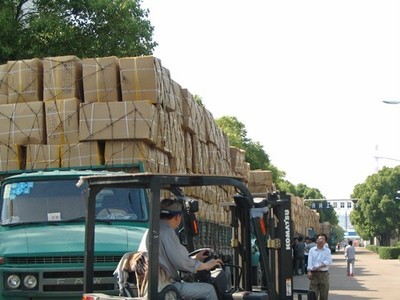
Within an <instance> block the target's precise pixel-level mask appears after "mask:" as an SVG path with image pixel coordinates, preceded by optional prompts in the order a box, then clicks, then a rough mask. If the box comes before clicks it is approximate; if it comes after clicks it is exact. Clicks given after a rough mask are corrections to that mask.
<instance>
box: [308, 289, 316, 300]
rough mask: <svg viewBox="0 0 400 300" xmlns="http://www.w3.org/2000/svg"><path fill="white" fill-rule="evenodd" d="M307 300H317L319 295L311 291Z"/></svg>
mask: <svg viewBox="0 0 400 300" xmlns="http://www.w3.org/2000/svg"><path fill="white" fill-rule="evenodd" d="M307 300H317V294H316V293H315V292H314V291H309V292H308V294H307Z"/></svg>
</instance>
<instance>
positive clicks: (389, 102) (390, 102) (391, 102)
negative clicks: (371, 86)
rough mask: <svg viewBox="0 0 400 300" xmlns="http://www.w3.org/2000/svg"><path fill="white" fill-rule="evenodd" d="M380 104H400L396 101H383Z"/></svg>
mask: <svg viewBox="0 0 400 300" xmlns="http://www.w3.org/2000/svg"><path fill="white" fill-rule="evenodd" d="M382 102H383V103H386V104H400V101H398V100H383V101H382Z"/></svg>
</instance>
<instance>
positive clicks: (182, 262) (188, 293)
mask: <svg viewBox="0 0 400 300" xmlns="http://www.w3.org/2000/svg"><path fill="white" fill-rule="evenodd" d="M160 208H161V210H160V219H161V221H160V241H159V243H160V245H159V263H160V266H161V267H163V268H164V269H165V271H166V273H167V274H168V276H169V279H170V281H171V282H172V284H173V285H174V286H175V287H176V288H177V290H178V291H179V293H180V295H181V296H182V298H184V299H186V298H189V299H210V300H216V299H218V297H217V294H216V291H215V288H214V286H213V285H212V284H209V283H205V282H184V281H182V280H181V279H180V276H179V271H185V272H190V273H193V274H194V273H196V272H197V271H202V270H211V269H213V268H215V267H221V266H222V260H221V259H211V260H209V261H207V262H202V260H204V259H206V258H207V257H208V256H207V253H206V252H207V250H206V249H205V250H203V251H200V252H198V253H197V254H196V256H194V257H190V256H189V252H188V251H187V249H186V248H185V246H183V245H182V244H181V243H180V241H179V238H178V236H177V235H176V232H175V229H176V228H178V227H179V225H180V224H181V222H182V204H181V203H180V202H178V201H177V200H174V199H164V200H162V201H161V203H160ZM147 236H148V232H146V233H145V234H144V236H143V239H142V241H141V243H140V246H139V251H147V249H148V238H147Z"/></svg>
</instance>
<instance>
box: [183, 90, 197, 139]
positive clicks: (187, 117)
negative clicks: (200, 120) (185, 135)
mask: <svg viewBox="0 0 400 300" xmlns="http://www.w3.org/2000/svg"><path fill="white" fill-rule="evenodd" d="M195 115H196V102H195V101H194V98H193V95H192V94H191V93H190V92H189V91H188V90H187V89H182V121H183V124H182V126H183V128H185V130H188V131H189V132H191V133H196V124H195V122H194V120H195V117H194V116H195Z"/></svg>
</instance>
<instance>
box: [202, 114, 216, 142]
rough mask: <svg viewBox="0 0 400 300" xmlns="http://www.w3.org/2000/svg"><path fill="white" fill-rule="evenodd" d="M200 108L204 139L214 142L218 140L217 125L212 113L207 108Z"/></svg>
mask: <svg viewBox="0 0 400 300" xmlns="http://www.w3.org/2000/svg"><path fill="white" fill-rule="evenodd" d="M202 110H203V114H204V122H205V135H206V141H207V142H210V143H213V144H216V143H217V141H218V133H217V131H218V130H219V128H218V125H217V124H216V123H215V120H214V117H213V115H212V113H211V112H210V111H209V110H208V109H207V108H205V107H202Z"/></svg>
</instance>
